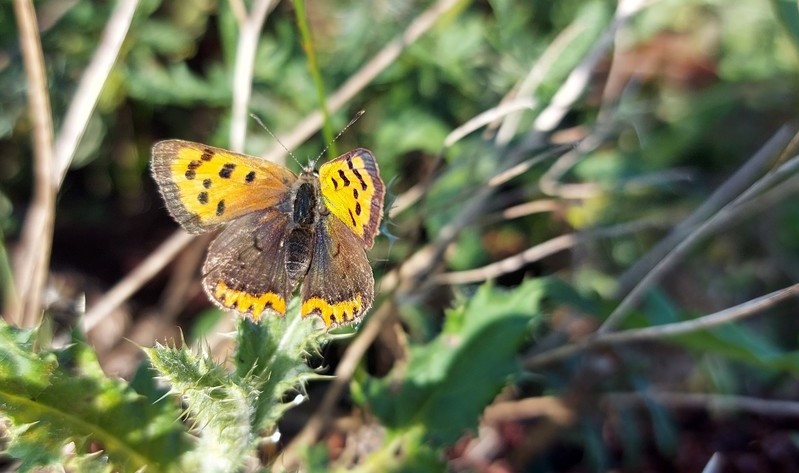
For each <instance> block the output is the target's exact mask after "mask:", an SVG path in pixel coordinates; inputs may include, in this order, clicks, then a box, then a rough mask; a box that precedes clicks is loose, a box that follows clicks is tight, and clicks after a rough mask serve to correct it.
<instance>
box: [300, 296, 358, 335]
mask: <svg viewBox="0 0 799 473" xmlns="http://www.w3.org/2000/svg"><path fill="white" fill-rule="evenodd" d="M363 309H364V307H363V301H362V300H361V295H360V294H356V295H355V298H354V299H351V300H348V301H341V302H334V303H332V304H331V303H329V302H328V301H326V300H324V299H322V298H321V297H312V298H310V299H306V300H305V301H303V303H302V308H301V311H300V313H301V314H302V316H303V317H308V316H310V315H314V314H316V315H319V316H320V317H322V320H323V321H324V322H325V326H326V327H330V326H332V325H344V324H348V323H352V322H354V321H355V320H356V319H357V318H358V317H360V315H361V313H362V312H363Z"/></svg>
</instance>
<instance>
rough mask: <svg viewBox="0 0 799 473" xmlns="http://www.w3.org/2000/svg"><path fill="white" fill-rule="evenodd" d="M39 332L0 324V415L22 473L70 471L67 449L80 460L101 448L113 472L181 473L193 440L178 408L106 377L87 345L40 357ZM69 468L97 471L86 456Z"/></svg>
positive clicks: (10, 450)
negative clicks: (177, 472)
mask: <svg viewBox="0 0 799 473" xmlns="http://www.w3.org/2000/svg"><path fill="white" fill-rule="evenodd" d="M37 331H38V329H37V330H22V329H16V328H13V327H11V326H9V325H7V324H5V323H2V322H0V415H2V416H3V417H7V418H8V419H9V420H10V422H11V424H12V428H11V429H10V430H11V438H10V443H9V445H8V450H7V453H8V454H9V455H11V456H12V457H14V458H17V459H19V460H20V461H21V465H20V471H29V470H31V469H33V468H34V467H39V466H46V465H56V464H65V461H66V459H65V458H64V453H63V447H64V446H65V445H66V444H67V443H69V442H73V443H74V444H75V449H76V453H77V454H78V457H80V456H81V455H82V454H86V453H88V447H89V445H90V444H94V445H99V446H100V447H101V448H102V449H103V451H104V455H105V456H107V459H108V462H109V463H110V464H111V465H113V466H114V469H115V470H123V471H133V470H136V469H139V468H143V467H148V468H152V469H153V470H157V471H169V470H170V469H172V468H174V467H175V466H176V463H177V461H178V459H179V457H180V455H181V454H182V453H183V452H184V451H185V450H186V449H187V446H188V442H187V440H188V439H187V438H186V437H185V435H184V433H183V429H182V426H181V425H180V423H178V422H176V418H177V416H178V415H179V411H178V410H177V409H176V408H175V407H174V406H173V405H171V404H170V403H168V402H165V401H162V402H159V403H157V404H152V403H151V402H150V401H149V400H148V399H147V398H145V397H144V396H141V395H139V394H137V393H136V392H135V391H133V389H131V388H130V387H129V386H127V385H126V384H125V382H124V381H122V380H119V379H111V378H107V377H105V375H104V374H103V372H102V370H101V368H100V366H99V364H98V363H97V359H96V357H95V355H94V353H93V352H92V351H91V349H90V348H89V347H88V346H87V345H85V344H84V343H82V342H75V343H73V344H72V345H70V346H69V347H67V348H65V349H63V350H59V351H51V352H36V350H35V346H36V343H35V341H36V338H37V335H38V333H37ZM71 461H73V462H74V461H81V462H84V461H85V462H91V464H92V465H97V463H96V461H95V460H91V459H89V458H88V457H87V458H83V459H82V460H77V459H76V458H73V459H72V460H71ZM87 465H88V463H87ZM100 466H101V467H102V465H100ZM87 468H88V466H87ZM91 469H94V467H92V468H91Z"/></svg>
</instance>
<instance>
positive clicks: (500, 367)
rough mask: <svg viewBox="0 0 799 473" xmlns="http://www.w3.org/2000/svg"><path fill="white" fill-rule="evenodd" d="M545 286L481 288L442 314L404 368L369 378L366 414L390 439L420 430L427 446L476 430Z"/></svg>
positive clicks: (510, 372) (514, 367)
mask: <svg viewBox="0 0 799 473" xmlns="http://www.w3.org/2000/svg"><path fill="white" fill-rule="evenodd" d="M548 285H549V283H548V281H546V280H542V279H537V280H529V281H526V282H525V283H523V284H522V285H521V286H519V287H517V288H515V289H514V290H512V291H506V290H502V289H499V288H496V287H493V286H491V285H483V286H482V287H480V288H479V289H478V291H477V293H476V294H475V295H474V297H473V298H472V299H471V300H470V301H468V302H467V303H465V304H464V305H463V306H461V307H459V308H458V309H455V310H452V311H450V313H448V314H447V319H446V322H445V326H444V329H443V331H442V333H441V334H440V335H439V336H438V337H437V338H436V339H434V340H433V341H432V342H431V343H429V344H427V345H424V346H417V347H412V348H411V350H410V358H409V360H408V363H407V365H406V366H404V367H400V368H395V369H394V370H393V371H392V372H391V373H390V374H389V375H388V376H387V377H385V378H384V379H369V380H367V381H366V384H365V386H364V389H363V392H364V396H365V398H366V400H367V403H368V405H369V407H370V408H371V409H372V411H373V412H374V413H375V415H377V416H378V417H379V418H380V419H381V420H382V422H383V424H384V425H385V426H386V427H388V428H389V429H391V430H392V431H393V432H395V433H402V432H406V433H407V432H411V431H412V430H413V429H414V428H419V427H421V428H423V429H424V430H423V435H422V436H421V438H422V439H423V441H424V442H425V443H428V444H431V445H444V444H449V443H452V442H454V441H455V440H456V439H457V438H458V437H459V436H460V435H462V434H463V432H464V431H465V430H467V429H473V428H475V427H476V425H477V420H478V417H479V415H480V413H481V412H482V411H483V409H484V408H485V406H486V405H488V403H490V402H491V401H492V400H493V399H494V397H495V396H496V394H497V393H498V392H499V390H500V389H502V387H503V386H505V385H506V383H507V382H508V381H509V380H510V379H511V378H512V377H513V376H514V375H518V374H519V373H520V371H519V370H520V368H519V365H518V363H517V359H516V354H517V353H518V351H519V349H520V347H521V346H522V343H523V342H524V341H525V340H526V339H527V338H528V337H529V334H530V330H531V328H532V325H533V324H534V323H536V322H537V321H538V319H539V314H540V307H541V303H542V301H543V299H544V297H545V296H546V295H547V288H548Z"/></svg>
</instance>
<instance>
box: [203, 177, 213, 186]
mask: <svg viewBox="0 0 799 473" xmlns="http://www.w3.org/2000/svg"><path fill="white" fill-rule="evenodd" d="M203 187H205V188H206V189H210V188H211V179H209V178H205V179H203Z"/></svg>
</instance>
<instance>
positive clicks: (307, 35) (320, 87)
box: [294, 0, 338, 159]
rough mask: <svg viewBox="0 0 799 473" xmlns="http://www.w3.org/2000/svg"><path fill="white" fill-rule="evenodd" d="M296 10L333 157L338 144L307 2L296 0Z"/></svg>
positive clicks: (303, 45) (324, 133) (303, 46)
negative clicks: (334, 140)
mask: <svg viewBox="0 0 799 473" xmlns="http://www.w3.org/2000/svg"><path fill="white" fill-rule="evenodd" d="M294 11H295V14H296V16H297V26H298V27H299V29H300V36H301V38H302V49H303V50H305V56H306V57H307V58H308V70H309V72H310V73H311V77H312V78H313V81H314V85H315V86H316V95H317V98H318V99H319V108H320V109H321V111H322V134H323V135H324V137H325V142H326V143H329V145H328V146H329V147H328V149H327V154H328V156H330V158H331V159H332V158H335V157H336V156H338V152H337V151H336V144H335V143H334V142H333V139H334V138H333V127H332V125H331V124H330V113H329V112H328V110H327V97H326V94H325V85H324V82H323V81H322V74H320V73H319V65H318V64H317V62H316V51H315V50H314V46H313V45H314V42H313V38H312V37H311V29H310V27H309V26H308V15H307V14H306V12H305V2H304V1H303V0H294Z"/></svg>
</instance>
